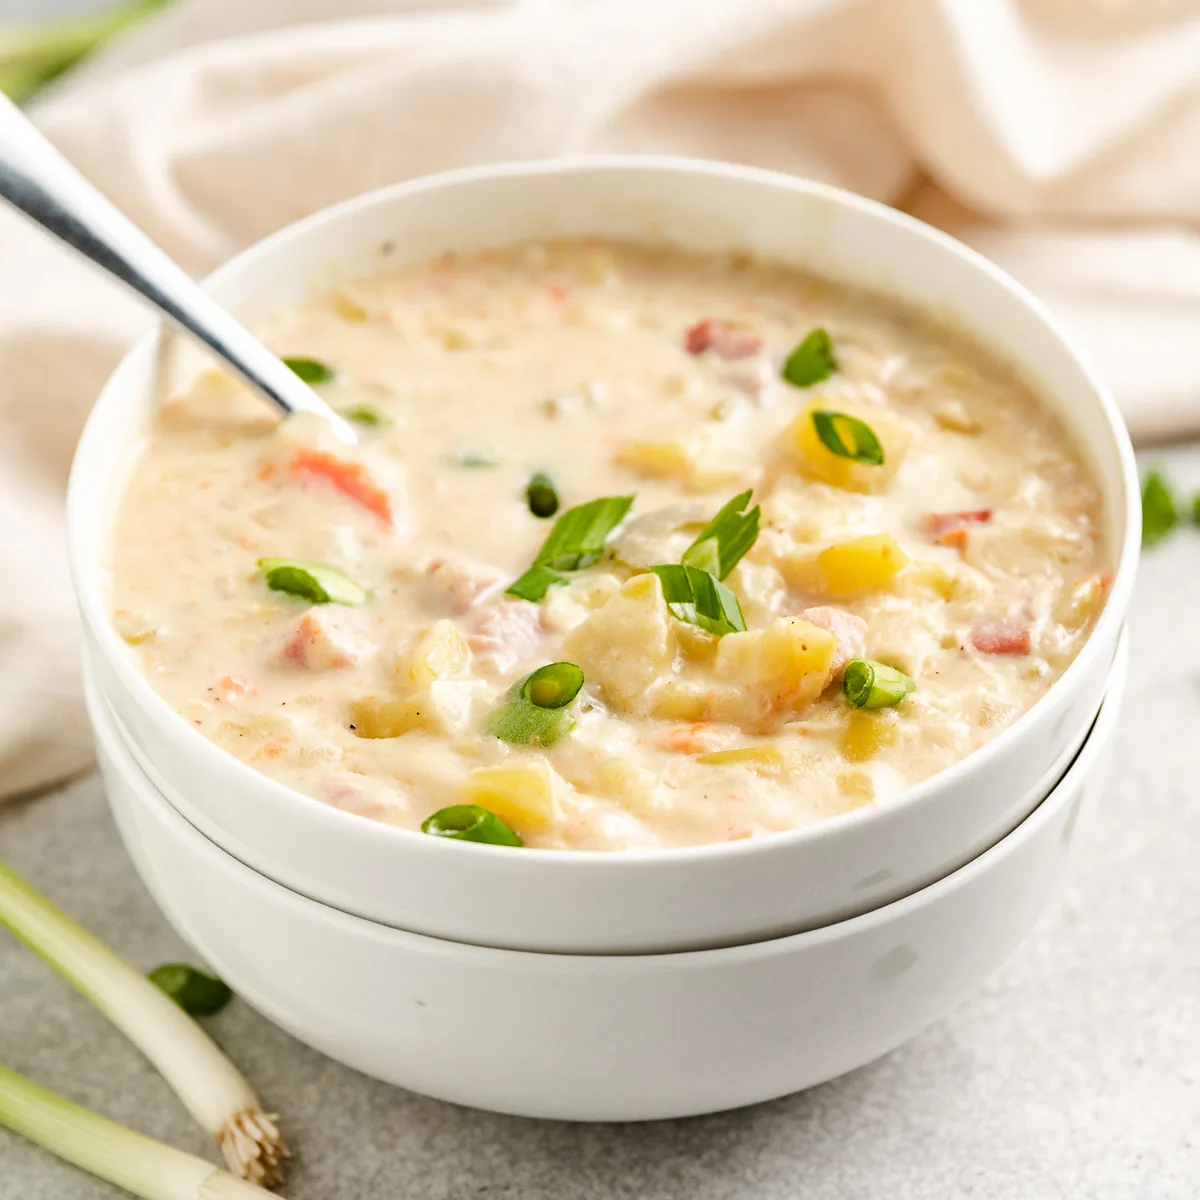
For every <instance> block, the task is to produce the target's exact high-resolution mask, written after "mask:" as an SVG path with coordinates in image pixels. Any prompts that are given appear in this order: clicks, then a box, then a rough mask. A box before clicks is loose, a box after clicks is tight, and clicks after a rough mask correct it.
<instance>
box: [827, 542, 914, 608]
mask: <svg viewBox="0 0 1200 1200" xmlns="http://www.w3.org/2000/svg"><path fill="white" fill-rule="evenodd" d="M907 565H908V555H907V554H905V553H904V551H903V550H901V549H900V545H899V543H898V542H897V541H896V539H895V538H894V537H892V535H891V534H890V533H876V534H869V535H868V536H866V537H857V538H851V539H850V540H849V541H847V542H838V543H837V544H836V545H834V546H830V547H828V548H827V549H825V550H822V551H821V553H820V554H818V555H817V557H816V560H815V563H814V566H815V568H816V581H817V584H818V586H819V587H820V590H821V591H823V592H824V593H825V594H826V595H828V596H853V595H855V594H856V593H858V592H869V591H874V590H875V589H876V588H881V587H885V586H886V585H887V584H888V583H890V582H891V581H892V578H893V577H894V576H895V575H896V573H897V572H898V571H900V570H901V569H902V568H903V567H905V566H907Z"/></svg>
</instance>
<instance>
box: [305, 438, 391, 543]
mask: <svg viewBox="0 0 1200 1200" xmlns="http://www.w3.org/2000/svg"><path fill="white" fill-rule="evenodd" d="M292 470H293V471H296V472H298V473H299V474H301V475H316V476H318V477H320V478H323V479H327V480H329V482H330V483H332V484H333V486H334V487H335V488H337V489H338V491H339V492H342V493H343V494H344V495H346V496H349V497H350V499H351V500H353V501H354V502H355V503H356V504H361V505H362V506H363V508H365V509H367V510H368V511H369V512H373V513H374V514H375V515H376V516H377V517H378V518H379V519H380V520H381V521H383V523H384V524H385V525H390V524H391V523H392V500H391V497H390V496H389V495H388V494H387V492H385V491H384V490H383V488H381V487H380V486H379V485H378V484H377V483H376V482H375V481H374V480H373V479H372V478H371V476H370V475H369V474H368V473H367V469H366V467H364V466H363V465H362V463H356V462H346V460H345V459H342V458H338V457H337V455H335V454H330V453H328V451H325V450H298V451H296V453H295V454H294V455H292Z"/></svg>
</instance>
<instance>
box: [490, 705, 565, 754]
mask: <svg viewBox="0 0 1200 1200" xmlns="http://www.w3.org/2000/svg"><path fill="white" fill-rule="evenodd" d="M574 728H575V718H574V717H573V716H571V714H570V713H569V712H567V710H566V709H565V708H539V707H538V706H537V705H536V704H533V703H531V702H530V701H529V700H526V699H521V698H518V699H516V700H508V701H506V702H505V703H503V704H501V705H500V707H499V708H497V709H496V710H495V711H494V712H493V713H492V714H491V716H489V717H488V719H487V723H486V724H485V725H484V731H485V732H487V733H490V734H491V735H492V737H498V738H499V739H500V740H501V741H502V742H508V743H509V744H510V745H512V746H553V745H554V743H555V742H557V741H558V740H559V738H561V737H563V736H565V735H566V734H568V733H570V732H571V730H572V729H574Z"/></svg>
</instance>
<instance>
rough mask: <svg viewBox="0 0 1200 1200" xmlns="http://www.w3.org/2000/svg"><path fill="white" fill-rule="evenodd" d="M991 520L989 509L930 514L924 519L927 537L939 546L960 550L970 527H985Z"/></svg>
mask: <svg viewBox="0 0 1200 1200" xmlns="http://www.w3.org/2000/svg"><path fill="white" fill-rule="evenodd" d="M991 519H992V510H991V509H990V508H976V509H970V510H967V511H963V512H944V513H930V514H929V516H928V517H926V518H925V527H926V529H928V531H929V536H930V537H931V538H932V539H933V540H934V541H935V542H937V544H938V545H939V546H952V547H954V549H956V550H961V549H962V548H963V546H965V545H966V542H967V530H968V529H969V528H970V527H971V526H972V525H986V524H987V522H988V521H990V520H991Z"/></svg>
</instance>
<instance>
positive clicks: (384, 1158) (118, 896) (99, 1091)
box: [0, 449, 1200, 1200]
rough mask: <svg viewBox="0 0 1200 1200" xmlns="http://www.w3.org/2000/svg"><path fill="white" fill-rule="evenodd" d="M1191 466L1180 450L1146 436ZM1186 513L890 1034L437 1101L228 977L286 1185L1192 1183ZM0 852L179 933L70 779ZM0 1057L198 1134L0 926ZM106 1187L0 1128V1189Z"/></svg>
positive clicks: (1198, 1138) (1197, 937)
mask: <svg viewBox="0 0 1200 1200" xmlns="http://www.w3.org/2000/svg"><path fill="white" fill-rule="evenodd" d="M1155 460H1156V461H1161V462H1163V463H1165V464H1166V465H1167V466H1168V468H1169V470H1170V472H1171V473H1172V475H1173V476H1174V477H1175V478H1176V479H1177V480H1178V481H1179V482H1180V483H1182V484H1188V485H1195V486H1198V487H1200V450H1193V449H1180V450H1172V451H1170V452H1164V453H1162V454H1160V455H1156V456H1155ZM1198 599H1200V530H1191V529H1189V530H1185V531H1183V532H1181V533H1180V534H1179V535H1177V536H1176V537H1175V538H1174V539H1173V540H1172V541H1171V542H1170V543H1169V544H1167V545H1165V546H1163V547H1161V548H1160V549H1158V550H1157V551H1155V552H1152V553H1151V554H1150V555H1148V556H1147V558H1146V561H1145V563H1144V565H1143V570H1142V575H1141V579H1140V581H1139V584H1138V590H1137V597H1136V600H1135V604H1134V609H1133V614H1132V617H1131V625H1132V636H1133V670H1132V678H1131V681H1130V689H1129V693H1128V697H1127V700H1126V705H1125V715H1124V718H1123V722H1122V728H1121V732H1120V745H1119V750H1118V754H1117V762H1116V765H1115V768H1114V771H1113V776H1112V779H1111V782H1110V784H1109V787H1108V791H1107V794H1106V796H1105V799H1104V801H1103V804H1102V806H1101V807H1100V809H1099V810H1098V811H1097V812H1096V813H1095V814H1094V816H1093V819H1092V820H1091V822H1090V823H1089V824H1087V825H1086V826H1085V827H1084V829H1083V830H1082V833H1081V840H1080V842H1079V844H1078V848H1077V853H1076V857H1075V860H1074V863H1073V866H1072V871H1071V876H1070V879H1069V882H1068V885H1067V888H1066V890H1065V893H1064V895H1063V897H1062V900H1061V901H1060V903H1058V904H1057V905H1056V906H1055V907H1054V908H1053V910H1052V911H1051V912H1050V913H1048V914H1047V916H1046V917H1045V919H1044V920H1043V921H1042V924H1041V925H1040V927H1039V928H1038V930H1037V932H1036V933H1035V934H1034V936H1033V937H1032V938H1031V939H1030V940H1029V941H1028V942H1027V943H1026V944H1025V946H1023V947H1022V948H1021V949H1020V950H1019V951H1018V952H1017V954H1016V955H1015V956H1014V958H1013V959H1012V960H1011V961H1010V962H1009V963H1008V965H1007V966H1006V967H1004V968H1003V970H1002V971H1001V972H1000V973H999V974H998V975H997V976H996V977H995V978H994V979H993V980H992V981H991V982H990V983H989V984H988V985H987V986H986V987H984V988H983V989H982V990H981V991H979V992H978V993H977V994H976V995H974V996H973V997H971V998H970V999H969V1000H968V1001H966V1002H965V1003H964V1004H963V1005H961V1006H960V1007H959V1008H958V1009H957V1010H956V1011H955V1012H954V1013H952V1014H951V1015H950V1016H949V1017H947V1018H945V1019H944V1020H942V1021H939V1022H938V1023H937V1024H936V1025H934V1026H933V1027H932V1028H930V1029H929V1030H927V1031H926V1032H925V1033H924V1034H922V1035H921V1036H920V1037H918V1038H917V1039H916V1040H915V1041H913V1042H912V1043H910V1044H909V1045H908V1046H905V1047H903V1048H902V1049H900V1050H898V1051H896V1052H895V1053H893V1054H891V1055H889V1056H888V1057H887V1058H885V1059H883V1060H881V1061H879V1062H876V1063H874V1064H872V1065H870V1066H867V1067H864V1068H862V1069H861V1070H858V1071H855V1072H854V1073H852V1074H851V1075H848V1076H846V1077H844V1078H842V1079H839V1080H836V1081H834V1082H833V1083H829V1084H826V1085H825V1086H823V1087H819V1088H815V1089H813V1090H812V1091H810V1092H807V1093H804V1094H801V1095H797V1096H793V1097H790V1098H788V1099H785V1100H779V1101H775V1102H772V1103H769V1104H764V1105H760V1106H758V1107H756V1108H752V1109H745V1110H742V1111H740V1112H734V1113H727V1114H722V1115H719V1116H712V1117H702V1118H695V1119H692V1120H687V1121H668V1122H660V1123H656V1124H651V1125H641V1126H637V1125H623V1126H613V1125H607V1126H576V1125H568V1124H560V1123H553V1122H534V1121H525V1120H518V1119H515V1118H511V1117H497V1116H492V1115H489V1114H486V1113H479V1112H471V1111H467V1110H464V1109H458V1108H454V1107H452V1106H450V1105H447V1104H442V1103H439V1102H436V1101H433V1100H427V1099H424V1098H422V1097H420V1096H416V1095H412V1094H408V1093H405V1092H401V1091H398V1090H395V1089H392V1088H389V1087H387V1086H385V1085H383V1084H380V1083H376V1082H374V1081H372V1080H369V1079H366V1078H364V1077H363V1076H361V1075H358V1074H356V1073H354V1072H353V1071H350V1070H347V1069H345V1068H343V1067H340V1066H338V1065H336V1064H334V1063H332V1062H330V1061H328V1060H326V1059H324V1058H322V1057H321V1056H320V1055H318V1054H316V1053H314V1052H312V1051H310V1050H308V1049H306V1048H305V1047H304V1046H301V1045H299V1044H298V1043H296V1042H294V1041H293V1040H292V1039H291V1038H290V1037H288V1036H287V1035H286V1034H283V1033H281V1032H279V1031H278V1030H276V1029H274V1028H273V1027H272V1026H271V1025H269V1024H268V1023H267V1022H266V1021H264V1020H263V1019H261V1018H260V1017H259V1016H257V1015H256V1014H255V1013H254V1012H252V1011H251V1010H250V1009H249V1008H248V1007H246V1005H244V1004H243V1003H240V1002H235V1003H234V1004H232V1005H231V1006H230V1007H229V1008H228V1009H227V1010H226V1011H225V1012H224V1013H222V1014H221V1015H220V1016H219V1017H217V1018H216V1019H214V1020H213V1022H212V1029H213V1031H214V1033H215V1035H216V1037H217V1038H218V1040H219V1041H220V1042H221V1044H222V1045H223V1046H225V1047H226V1049H227V1050H228V1051H229V1053H230V1054H231V1056H232V1057H233V1058H234V1060H235V1061H236V1062H237V1063H238V1064H239V1065H240V1066H241V1067H242V1069H243V1070H244V1071H245V1073H246V1074H247V1075H248V1076H249V1078H250V1079H251V1080H252V1081H253V1083H254V1084H255V1086H256V1087H257V1088H258V1090H259V1092H260V1093H261V1095H262V1096H263V1097H264V1098H265V1100H266V1102H267V1104H268V1106H269V1107H272V1108H275V1109H277V1110H278V1111H279V1112H280V1113H281V1114H282V1118H283V1121H284V1123H285V1125H286V1129H287V1132H288V1135H289V1137H290V1139H291V1141H292V1143H293V1145H294V1147H295V1149H296V1151H297V1158H296V1163H295V1166H294V1170H293V1172H292V1178H291V1181H290V1183H289V1186H288V1188H287V1194H288V1196H289V1197H292V1200H316V1198H317V1197H321V1198H322V1200H351V1198H353V1200H358V1198H360V1197H363V1198H366V1197H371V1198H374V1197H381V1198H382V1197H387V1198H389V1200H390V1198H392V1197H396V1198H401V1197H404V1198H412V1200H434V1198H441V1197H487V1196H508V1197H518V1196H519V1197H522V1198H528V1200H535V1198H545V1200H551V1198H553V1200H576V1198H579V1200H582V1198H584V1197H587V1198H588V1200H610V1198H613V1200H615V1198H617V1197H637V1198H638V1200H646V1198H649V1197H673V1198H678V1200H684V1198H686V1200H718V1198H726V1197H729V1198H733V1197H738V1198H746V1197H764V1198H771V1200H775V1198H778V1200H783V1198H785V1197H788V1198H791V1197H803V1198H804V1200H859V1198H862V1200H876V1198H880V1200H882V1198H886V1200H914V1198H921V1200H924V1198H925V1197H929V1198H939V1200H940V1198H942V1197H946V1198H950V1197H970V1198H972V1200H982V1198H992V1197H996V1198H1003V1200H1043V1198H1046V1200H1060V1198H1061V1200H1092V1198H1097V1200H1133V1198H1136V1200H1175V1198H1176V1197H1178V1198H1179V1200H1184V1198H1185V1197H1186V1198H1188V1200H1194V1197H1195V1196H1196V1195H1197V1194H1200V786H1198V784H1197V772H1196V762H1197V757H1196V753H1195V750H1196V747H1197V745H1198V744H1200V603H1198ZM0 857H3V858H4V859H6V860H7V861H9V862H11V863H12V865H13V866H14V867H16V869H18V870H19V871H22V872H23V873H25V874H26V875H27V876H28V877H29V878H30V879H31V880H32V881H34V882H35V883H36V884H37V885H38V886H40V887H41V888H42V889H44V890H45V891H46V892H48V893H49V894H50V895H51V896H53V897H54V898H55V899H56V900H57V901H59V903H61V904H62V905H63V906H64V907H65V908H67V909H68V910H69V911H70V912H72V913H73V914H75V915H77V916H79V917H81V918H82V919H83V920H84V921H86V922H87V923H88V924H89V925H90V926H91V927H92V928H93V929H94V930H95V931H96V932H97V933H98V934H100V936H101V937H103V938H105V939H106V940H107V941H108V942H109V943H111V944H112V945H113V946H114V947H116V949H117V950H119V951H120V952H121V953H122V954H124V955H126V956H127V957H128V958H129V959H131V960H132V961H133V962H134V963H136V964H137V965H139V966H140V967H143V968H149V967H151V966H154V965H155V964H157V963H159V962H161V961H163V960H165V959H172V958H177V957H180V956H181V955H183V954H184V953H185V951H184V948H183V946H182V945H181V943H180V942H179V940H178V939H177V938H176V937H175V935H174V934H173V933H172V932H171V930H170V929H169V928H168V927H167V925H166V922H165V921H164V920H163V919H162V918H161V917H160V916H159V914H158V912H157V910H156V909H155V907H154V905H153V903H152V902H151V900H150V898H149V897H148V896H147V894H146V892H145V891H144V890H143V889H142V886H141V884H140V883H139V882H138V879H137V877H136V876H135V875H134V873H133V870H132V868H131V867H130V866H129V863H128V861H127V859H126V858H125V854H124V852H123V851H122V849H121V846H120V843H119V842H118V840H117V836H116V833H115V831H114V829H113V826H112V824H111V822H110V820H109V818H108V814H107V810H106V808H105V805H104V800H103V797H102V794H101V790H100V787H99V784H98V783H97V781H96V780H95V779H87V780H84V781H82V782H79V783H77V784H75V785H73V786H71V787H69V788H66V789H65V790H63V791H60V792H57V793H54V794H51V795H47V796H43V797H41V798H39V799H36V800H30V801H26V802H22V803H18V804H16V805H12V806H9V807H8V808H7V809H4V810H0ZM0 1004H2V1006H3V1008H2V1019H0V1062H4V1063H7V1064H9V1065H10V1066H12V1067H13V1068H15V1069H17V1070H19V1071H23V1072H25V1073H27V1074H29V1075H31V1076H32V1077H33V1078H35V1079H36V1080H38V1081H39V1082H41V1083H43V1084H45V1085H47V1086H49V1087H51V1088H54V1089H56V1090H58V1091H61V1092H64V1093H65V1094H67V1095H68V1096H70V1097H71V1098H73V1099H75V1100H77V1101H80V1102H81V1103H83V1104H85V1105H88V1106H89V1107H92V1108H95V1109H97V1110H99V1111H101V1112H104V1113H106V1114H107V1115H109V1116H112V1117H114V1118H116V1119H117V1120H120V1121H123V1122H125V1123H127V1124H129V1125H132V1126H134V1127H135V1128H138V1129H140V1130H142V1131H144V1132H146V1133H149V1134H152V1135H153V1136H156V1137H159V1138H162V1139H165V1140H167V1141H169V1142H172V1143H174V1144H175V1145H177V1146H181V1147H184V1148H187V1149H190V1150H192V1151H193V1152H195V1153H199V1154H207V1153H208V1146H207V1145H206V1139H205V1138H204V1136H203V1135H201V1134H200V1133H198V1131H197V1130H196V1129H195V1128H194V1127H193V1126H192V1125H191V1124H190V1122H189V1120H188V1118H187V1117H186V1116H185V1114H184V1113H183V1111H182V1110H181V1108H180V1107H179V1105H178V1103H177V1102H176V1100H175V1098H174V1097H173V1096H172V1095H171V1093H170V1092H169V1091H168V1090H167V1088H166V1087H165V1085H164V1084H163V1083H162V1082H161V1080H160V1079H159V1078H158V1077H157V1075H156V1074H155V1073H154V1071H153V1070H152V1069H151V1068H150V1067H149V1066H148V1065H147V1064H146V1063H145V1062H144V1061H143V1060H142V1059H141V1058H140V1057H139V1055H138V1054H137V1052H136V1051H134V1050H133V1049H132V1048H131V1047H130V1046H129V1045H127V1044H126V1043H125V1042H124V1041H123V1040H122V1038H121V1037H120V1035H119V1034H117V1033H116V1032H115V1031H114V1030H113V1029H112V1028H110V1027H109V1026H108V1025H107V1024H106V1023H105V1022H104V1020H103V1019H102V1018H101V1017H100V1016H99V1015H97V1014H96V1013H95V1012H94V1011H93V1010H92V1009H91V1008H90V1007H89V1006H88V1005H87V1004H86V1003H85V1002H84V1001H82V1000H81V999H80V998H79V997H77V996H76V995H75V994H74V993H73V992H72V991H71V990H70V989H69V988H68V987H67V986H66V985H65V984H64V983H62V982H61V981H60V980H59V979H58V978H57V977H55V976H54V975H53V974H51V973H50V972H49V971H48V970H47V969H46V968H44V967H43V966H42V965H41V963H40V962H38V961H37V960H36V959H34V958H33V956H32V955H30V954H29V953H27V952H26V951H24V950H22V949H20V948H19V947H18V946H17V945H16V944H15V943H13V942H12V941H11V940H10V939H8V938H6V937H3V936H2V935H0ZM118 1195H119V1193H118V1192H117V1191H116V1190H115V1189H113V1188H109V1187H107V1186H106V1185H103V1184H100V1183H97V1182H94V1181H92V1180H90V1179H88V1178H87V1177H85V1176H83V1175H81V1174H80V1173H78V1172H76V1171H74V1170H73V1169H72V1168H70V1167H68V1166H66V1165H64V1164H62V1163H60V1162H58V1161H56V1160H55V1159H53V1158H51V1157H50V1156H49V1155H47V1154H45V1153H44V1152H43V1151H41V1150H39V1149H37V1148H35V1147H33V1146H31V1145H28V1144H26V1143H25V1142H23V1141H21V1140H19V1139H18V1138H16V1137H13V1136H10V1135H8V1134H7V1133H5V1132H3V1131H0V1198H2V1200H16V1198H17V1197H20V1200H63V1198H66V1197H71V1198H73V1200H100V1198H102V1197H104V1198H112V1197H116V1196H118Z"/></svg>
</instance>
